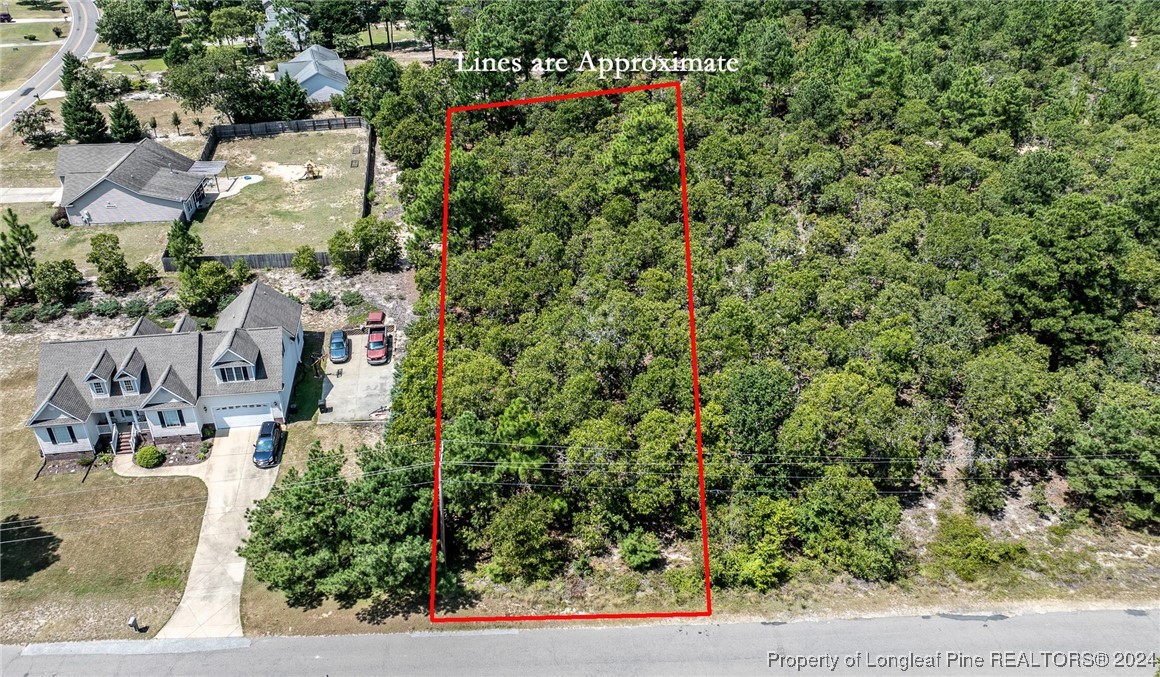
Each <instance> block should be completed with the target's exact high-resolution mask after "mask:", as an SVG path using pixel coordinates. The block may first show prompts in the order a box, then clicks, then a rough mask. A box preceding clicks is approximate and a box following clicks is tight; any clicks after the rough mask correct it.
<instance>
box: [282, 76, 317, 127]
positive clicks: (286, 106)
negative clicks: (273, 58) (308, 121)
mask: <svg viewBox="0 0 1160 677" xmlns="http://www.w3.org/2000/svg"><path fill="white" fill-rule="evenodd" d="M274 107H275V110H277V112H278V119H279V120H302V119H305V118H308V117H310V101H309V100H307V98H306V90H305V89H302V85H300V84H298V82H297V81H295V80H294V79H293V78H291V77H290V75H289V74H287V73H283V74H282V77H281V78H280V79H279V80H278V82H277V83H276V84H275V86H274Z"/></svg>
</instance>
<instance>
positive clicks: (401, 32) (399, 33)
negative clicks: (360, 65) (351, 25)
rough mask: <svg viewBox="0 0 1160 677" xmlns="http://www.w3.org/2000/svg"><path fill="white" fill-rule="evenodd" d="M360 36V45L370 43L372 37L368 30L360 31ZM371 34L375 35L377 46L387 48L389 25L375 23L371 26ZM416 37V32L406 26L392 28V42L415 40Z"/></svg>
mask: <svg viewBox="0 0 1160 677" xmlns="http://www.w3.org/2000/svg"><path fill="white" fill-rule="evenodd" d="M358 36H359V44H360V45H368V44H370V39H369V38H368V36H367V32H366V29H365V28H364V29H363V30H362V31H360V32H359V34H358ZM371 36H372V37H374V42H375V47H376V48H378V47H382V48H383V49H386V46H387V25H386V24H375V25H374V26H373V27H372V28H371ZM414 39H415V34H414V33H412V32H411V31H409V30H407V29H406V28H392V29H391V41H392V42H400V41H410V40H414Z"/></svg>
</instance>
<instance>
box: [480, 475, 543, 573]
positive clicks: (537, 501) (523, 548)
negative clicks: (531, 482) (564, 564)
mask: <svg viewBox="0 0 1160 677" xmlns="http://www.w3.org/2000/svg"><path fill="white" fill-rule="evenodd" d="M551 523H552V510H551V504H550V501H549V500H548V499H547V498H544V497H543V496H540V495H538V494H532V493H525V494H519V495H517V496H515V497H513V498H511V499H510V500H508V501H507V502H506V503H504V506H503V507H502V508H500V510H499V512H497V513H496V515H495V518H494V519H492V521H491V523H490V524H489V525H488V526H487V529H486V535H487V540H488V541H489V543H490V545H491V566H490V567H489V572H490V574H491V575H492V577H493V578H495V579H497V580H500V581H509V580H512V579H515V578H523V579H524V580H525V581H537V580H547V579H549V578H551V577H552V576H553V575H554V574H555V572H556V570H557V569H558V568H559V565H560V547H559V546H560V544H559V542H558V541H557V540H556V538H555V537H554V536H552V533H551V530H550V526H551Z"/></svg>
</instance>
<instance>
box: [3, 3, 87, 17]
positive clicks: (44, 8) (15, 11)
mask: <svg viewBox="0 0 1160 677" xmlns="http://www.w3.org/2000/svg"><path fill="white" fill-rule="evenodd" d="M62 7H65V3H64V1H63V0H17V2H13V3H9V4H8V7H7V8H6V9H7V10H8V13H9V14H11V15H12V17H13V18H14V19H62V20H63V19H64V18H65V17H67V16H71V15H72V13H71V12H70V13H68V14H62V13H61V11H60V10H61V8H62Z"/></svg>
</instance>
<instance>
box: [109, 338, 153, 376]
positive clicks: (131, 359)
mask: <svg viewBox="0 0 1160 677" xmlns="http://www.w3.org/2000/svg"><path fill="white" fill-rule="evenodd" d="M145 336H149V334H145ZM143 371H145V358H144V357H142V356H141V351H140V350H137V349H136V348H133V349H132V350H130V351H129V354H128V355H126V356H125V359H124V360H121V367H120V368H119V369H117V378H120V377H121V375H122V374H127V375H129V376H132V377H133V378H137V379H139V378H141V372H143Z"/></svg>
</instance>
